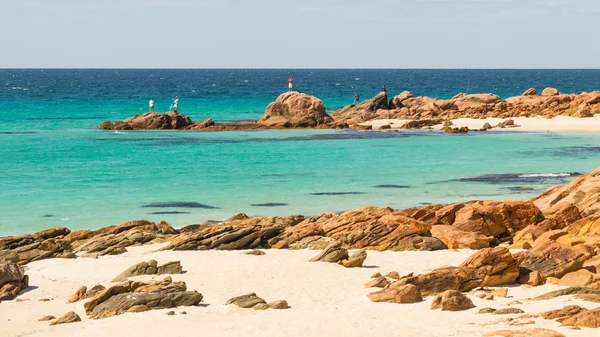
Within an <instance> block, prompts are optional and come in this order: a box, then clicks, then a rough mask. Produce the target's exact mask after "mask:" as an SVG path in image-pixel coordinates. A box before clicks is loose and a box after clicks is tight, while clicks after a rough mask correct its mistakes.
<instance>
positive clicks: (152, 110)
mask: <svg viewBox="0 0 600 337" xmlns="http://www.w3.org/2000/svg"><path fill="white" fill-rule="evenodd" d="M148 105H150V112H154V98H150V102H148Z"/></svg>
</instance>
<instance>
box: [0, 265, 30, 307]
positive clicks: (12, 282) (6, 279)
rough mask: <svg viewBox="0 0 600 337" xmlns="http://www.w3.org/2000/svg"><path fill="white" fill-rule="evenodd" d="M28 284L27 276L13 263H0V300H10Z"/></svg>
mask: <svg viewBox="0 0 600 337" xmlns="http://www.w3.org/2000/svg"><path fill="white" fill-rule="evenodd" d="M28 286H29V277H28V276H27V275H25V273H24V272H23V268H21V267H20V266H19V265H17V264H15V263H1V264H0V302H2V301H10V300H12V299H14V298H15V297H17V295H18V294H19V292H21V291H22V290H24V289H25V288H27V287H28Z"/></svg>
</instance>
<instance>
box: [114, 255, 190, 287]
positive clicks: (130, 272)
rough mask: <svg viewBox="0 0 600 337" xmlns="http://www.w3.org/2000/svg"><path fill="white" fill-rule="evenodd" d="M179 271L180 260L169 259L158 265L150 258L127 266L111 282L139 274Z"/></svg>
mask: <svg viewBox="0 0 600 337" xmlns="http://www.w3.org/2000/svg"><path fill="white" fill-rule="evenodd" d="M181 271H182V267H181V262H179V261H171V262H167V263H165V264H163V265H161V266H159V265H158V262H156V260H150V261H148V262H140V263H138V264H136V265H133V266H131V267H129V268H127V269H126V270H125V271H123V272H122V273H121V274H119V275H118V276H117V277H115V278H114V279H113V280H112V281H111V282H122V281H125V280H126V279H127V278H129V277H134V276H140V275H163V274H180V273H181Z"/></svg>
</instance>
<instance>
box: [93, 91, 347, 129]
mask: <svg viewBox="0 0 600 337" xmlns="http://www.w3.org/2000/svg"><path fill="white" fill-rule="evenodd" d="M347 127H348V125H347V124H346V123H344V122H336V121H334V120H333V118H331V116H329V115H328V114H327V113H326V112H325V106H324V104H323V101H322V100H320V99H318V98H317V97H314V96H310V95H307V94H303V93H299V92H286V93H283V94H281V95H280V96H279V97H278V98H277V99H276V100H275V101H274V102H272V103H271V104H269V105H268V106H267V109H266V110H265V113H264V115H263V116H262V117H261V118H260V119H258V120H257V121H248V122H234V123H217V122H215V121H214V120H212V119H210V118H209V119H206V120H204V121H202V122H193V121H192V120H191V119H190V118H189V117H187V116H184V115H182V114H180V113H178V112H166V113H159V112H147V113H144V114H139V115H135V116H133V117H131V118H128V119H126V120H123V121H116V122H114V123H113V122H111V121H106V122H104V123H102V124H100V125H98V126H96V128H97V129H104V130H157V129H160V130H193V131H234V130H253V129H286V128H321V129H323V128H327V129H330V128H336V129H338V128H347Z"/></svg>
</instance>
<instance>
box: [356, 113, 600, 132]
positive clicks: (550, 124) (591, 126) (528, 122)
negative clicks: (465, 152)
mask: <svg viewBox="0 0 600 337" xmlns="http://www.w3.org/2000/svg"><path fill="white" fill-rule="evenodd" d="M510 119H512V120H514V121H515V124H517V125H520V127H518V128H505V129H500V128H494V129H492V130H491V131H503V132H505V131H516V132H519V131H521V132H561V131H562V132H600V115H595V116H594V117H590V118H574V117H566V116H557V117H554V118H552V119H548V118H542V117H531V118H527V117H514V118H510ZM504 120H506V119H502V118H486V119H474V118H458V119H453V120H452V123H454V125H452V127H463V126H466V127H468V128H469V129H472V130H473V129H480V128H482V127H483V125H484V124H485V123H490V125H492V126H496V125H497V124H498V123H500V122H502V121H504ZM404 123H406V120H402V119H377V120H372V121H369V122H365V123H361V124H363V125H372V126H373V128H374V129H379V128H380V127H381V126H382V125H388V124H390V125H391V126H392V128H399V127H401V126H402V124H404ZM433 128H434V129H437V130H439V129H441V128H442V126H441V125H438V126H434V127H433Z"/></svg>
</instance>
